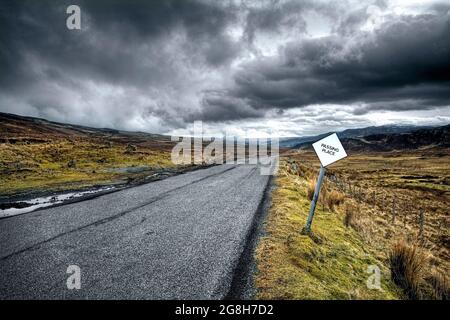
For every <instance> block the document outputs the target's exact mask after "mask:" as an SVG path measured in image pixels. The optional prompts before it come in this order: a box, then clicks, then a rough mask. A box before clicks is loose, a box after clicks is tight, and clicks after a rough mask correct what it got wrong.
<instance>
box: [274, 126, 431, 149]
mask: <svg viewBox="0 0 450 320" xmlns="http://www.w3.org/2000/svg"><path fill="white" fill-rule="evenodd" d="M429 128H432V127H430V126H421V127H419V126H400V125H385V126H371V127H366V128H357V129H346V130H343V131H339V132H337V135H338V136H339V138H341V139H344V138H358V137H364V136H369V135H374V134H392V133H408V132H413V131H415V130H419V129H429ZM332 133H334V132H327V133H322V134H319V135H316V136H306V137H294V138H283V139H282V140H281V141H280V146H281V147H285V148H294V149H296V148H299V147H301V146H302V145H303V144H305V143H307V142H315V141H317V140H320V139H321V138H323V137H326V136H328V135H330V134H332Z"/></svg>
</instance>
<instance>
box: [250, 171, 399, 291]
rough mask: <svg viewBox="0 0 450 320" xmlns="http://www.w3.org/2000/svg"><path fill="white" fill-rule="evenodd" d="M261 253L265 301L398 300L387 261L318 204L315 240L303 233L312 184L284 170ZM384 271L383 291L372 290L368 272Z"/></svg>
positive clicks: (338, 216) (258, 283)
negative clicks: (308, 191) (307, 191)
mask: <svg viewBox="0 0 450 320" xmlns="http://www.w3.org/2000/svg"><path fill="white" fill-rule="evenodd" d="M276 183H277V186H278V187H277V189H276V190H275V191H274V193H273V195H272V206H271V209H270V213H269V217H268V221H267V223H266V231H267V235H266V236H264V237H263V238H262V239H261V241H260V243H259V245H258V249H257V253H256V258H257V261H258V273H257V275H256V280H255V284H256V286H257V288H258V294H257V297H258V298H261V299H398V298H399V297H400V294H399V289H398V288H397V287H396V286H395V285H394V284H393V283H392V281H391V280H390V273H389V269H388V268H387V266H386V261H384V260H383V259H380V258H379V255H377V254H376V252H375V250H374V249H373V248H371V247H369V246H368V245H367V244H366V243H365V242H364V241H363V239H362V238H361V236H360V235H359V234H358V233H357V232H356V231H355V230H353V229H352V228H348V227H345V226H344V224H343V213H342V212H341V211H342V208H340V207H339V208H338V210H337V213H335V212H330V211H328V210H327V209H326V207H325V210H323V209H322V205H320V204H319V205H318V206H317V209H316V214H315V218H314V222H313V226H312V230H313V235H312V236H310V235H304V234H302V233H301V230H302V228H303V227H304V225H305V222H306V219H307V215H308V212H309V207H310V201H309V200H308V199H307V195H306V190H307V184H308V181H307V180H306V179H305V178H302V177H300V176H298V175H294V174H290V173H288V172H287V170H286V168H285V167H284V166H283V165H282V166H281V168H280V172H279V176H278V178H277V181H276ZM371 265H376V266H378V267H379V268H380V269H381V290H376V289H369V288H368V287H367V284H366V283H367V279H368V278H369V276H370V275H371V274H372V273H368V268H369V266H371Z"/></svg>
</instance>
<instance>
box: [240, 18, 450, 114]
mask: <svg viewBox="0 0 450 320" xmlns="http://www.w3.org/2000/svg"><path fill="white" fill-rule="evenodd" d="M449 89H450V15H449V14H446V13H441V14H423V15H417V16H400V17H395V18H394V17H392V20H390V21H388V22H386V23H385V24H383V25H382V26H381V28H380V29H378V30H376V31H374V32H373V33H368V32H363V31H360V32H358V33H356V34H355V33H353V34H352V35H351V36H348V37H347V36H345V35H342V34H337V35H334V36H330V37H325V38H318V39H305V40H301V41H299V42H295V43H290V44H288V45H287V46H286V47H285V48H284V52H283V56H282V57H279V58H277V59H260V60H257V61H253V62H252V63H249V64H248V65H247V66H246V67H245V68H243V70H242V71H240V72H239V73H238V74H237V75H236V76H235V87H234V88H233V94H234V95H235V97H239V98H242V99H243V100H246V101H248V100H250V102H249V104H250V105H251V106H253V107H255V108H258V107H259V108H274V107H281V108H292V107H302V106H306V105H310V104H323V103H340V104H352V103H358V102H364V103H366V104H374V107H375V109H379V108H380V106H379V105H380V104H382V103H385V106H386V107H385V109H389V107H392V109H391V110H396V108H395V107H396V106H407V107H401V108H400V110H405V109H408V110H414V109H422V108H427V107H433V106H438V105H448V104H449V101H450V90H449ZM403 100H404V101H405V102H402V101H403ZM414 101H417V103H414ZM406 102H407V103H406ZM424 102H425V103H424ZM367 110H369V109H367Z"/></svg>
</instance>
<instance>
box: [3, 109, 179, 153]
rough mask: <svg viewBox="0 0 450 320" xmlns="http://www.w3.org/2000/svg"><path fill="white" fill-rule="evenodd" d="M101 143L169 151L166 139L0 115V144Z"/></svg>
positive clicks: (32, 118) (168, 141) (167, 138)
mask: <svg viewBox="0 0 450 320" xmlns="http://www.w3.org/2000/svg"><path fill="white" fill-rule="evenodd" d="M74 138H83V139H97V140H98V139H101V140H105V139H106V140H108V141H113V142H117V143H134V144H136V143H144V142H145V143H146V144H149V143H153V144H157V145H158V146H160V147H166V148H165V149H167V148H171V146H172V145H173V143H172V142H171V141H170V137H167V136H163V135H158V134H150V133H144V132H130V131H122V130H115V129H109V128H91V127H86V126H80V125H73V124H66V123H59V122H53V121H48V120H45V119H40V118H34V117H25V116H19V115H15V114H9V113H1V112H0V143H4V142H8V143H16V142H28V143H44V142H49V141H51V140H55V139H74Z"/></svg>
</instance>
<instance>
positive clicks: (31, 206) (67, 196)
mask: <svg viewBox="0 0 450 320" xmlns="http://www.w3.org/2000/svg"><path fill="white" fill-rule="evenodd" d="M112 189H114V187H104V188H100V189H95V190H88V191H80V192H69V193H64V194H59V195H54V196H49V197H41V198H35V199H31V200H25V201H20V202H13V203H5V204H2V205H1V206H2V209H0V218H4V217H11V216H15V215H18V214H23V213H28V212H32V211H34V210H37V209H39V208H45V207H50V206H54V205H55V204H61V203H63V202H65V201H68V200H73V199H76V198H80V197H83V196H86V195H89V194H95V193H99V192H104V191H109V190H112Z"/></svg>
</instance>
